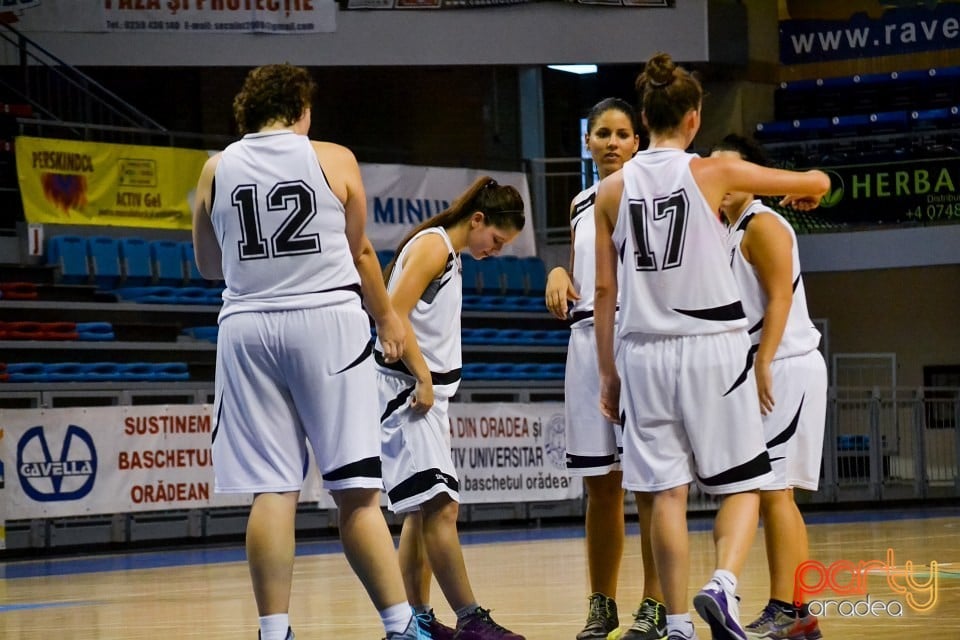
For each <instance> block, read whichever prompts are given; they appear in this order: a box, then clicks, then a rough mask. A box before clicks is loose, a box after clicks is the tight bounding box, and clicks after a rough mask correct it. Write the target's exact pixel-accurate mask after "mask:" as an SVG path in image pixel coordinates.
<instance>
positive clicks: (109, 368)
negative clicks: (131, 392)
mask: <svg viewBox="0 0 960 640" xmlns="http://www.w3.org/2000/svg"><path fill="white" fill-rule="evenodd" d="M81 367H82V369H81V371H82V375H83V380H84V381H86V382H118V381H120V379H121V377H120V365H119V364H117V363H116V362H88V363H85V364H83V365H81Z"/></svg>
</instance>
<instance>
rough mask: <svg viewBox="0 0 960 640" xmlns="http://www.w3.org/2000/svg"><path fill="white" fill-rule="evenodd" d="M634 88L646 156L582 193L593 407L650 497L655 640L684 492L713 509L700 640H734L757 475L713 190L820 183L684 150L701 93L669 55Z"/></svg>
mask: <svg viewBox="0 0 960 640" xmlns="http://www.w3.org/2000/svg"><path fill="white" fill-rule="evenodd" d="M637 85H638V90H639V91H640V92H641V94H642V103H643V121H644V124H645V125H646V127H647V129H648V130H649V131H650V146H649V147H648V148H647V149H646V150H644V151H641V152H639V153H638V154H637V155H636V156H634V158H633V159H632V160H630V161H628V162H627V163H626V164H624V166H623V169H622V170H621V171H618V172H616V173H613V174H611V175H610V176H608V177H607V178H605V179H604V180H603V181H601V183H600V186H599V187H598V190H597V201H596V216H595V217H596V233H597V246H596V252H597V282H596V295H595V300H594V313H595V322H596V336H597V354H598V359H599V368H600V402H601V409H602V411H603V413H604V415H606V416H607V417H608V418H609V419H611V420H614V421H619V420H621V415H622V421H623V426H624V436H623V475H624V479H623V484H624V487H625V488H627V489H632V490H634V491H645V492H653V493H654V497H653V514H652V527H651V537H652V541H651V542H652V544H653V555H654V560H655V562H656V566H657V569H658V573H659V576H660V583H661V585H662V587H663V591H664V595H665V597H666V605H667V612H668V616H667V629H668V634H669V637H670V638H671V640H680V639H682V638H691V637H694V628H693V622H692V621H691V619H690V614H689V610H688V606H687V581H688V574H689V554H688V536H687V522H686V508H687V492H688V484H689V483H690V482H692V481H693V480H696V481H697V482H698V483H699V485H700V486H701V488H702V489H703V490H704V491H705V492H707V493H711V494H715V495H718V496H723V502H722V503H721V505H720V508H719V510H718V512H717V516H716V521H715V523H714V541H715V546H716V562H717V564H716V567H717V570H716V571H715V572H714V575H713V577H712V578H711V580H710V581H709V582H708V583H707V585H706V586H705V587H704V588H703V589H702V590H701V591H700V592H699V593H698V594H697V596H696V597H695V598H694V607H695V608H696V609H697V612H698V613H699V614H700V615H701V616H702V617H703V618H704V619H705V620H706V621H707V623H708V624H709V625H710V628H711V633H712V635H713V637H714V638H718V639H730V640H745V638H746V633H745V631H744V629H743V627H742V626H741V625H740V622H739V620H738V611H737V608H738V607H737V600H736V597H735V595H734V594H735V591H736V586H737V574H738V573H739V571H740V570H741V568H742V566H743V563H744V561H745V559H746V555H747V552H748V550H749V548H750V544H751V542H752V540H753V535H754V532H755V530H756V528H757V521H758V518H759V513H758V512H759V496H758V493H757V490H758V489H759V488H760V487H763V486H765V485H766V484H767V483H768V482H770V481H771V480H772V479H773V472H772V471H771V469H770V460H769V457H768V455H767V449H766V446H765V442H764V438H763V425H762V423H761V416H760V411H759V409H758V407H757V399H756V398H757V391H756V382H755V380H754V377H753V373H752V371H751V368H750V366H749V365H748V361H747V354H748V353H749V350H750V339H749V337H748V336H747V332H746V325H747V320H746V317H745V315H744V312H743V307H742V304H741V302H740V298H739V292H738V289H737V285H736V282H735V280H734V277H733V273H732V271H731V270H730V266H729V262H728V258H727V255H726V250H725V247H724V235H725V231H724V229H723V225H722V224H721V222H720V220H719V217H718V214H717V212H718V211H719V209H720V203H721V201H722V199H723V196H724V194H726V193H729V192H731V191H748V190H752V191H753V192H756V193H759V194H771V195H772V194H784V193H786V194H790V195H789V196H788V197H786V198H784V200H783V202H784V204H793V205H794V206H797V207H798V208H802V209H810V208H813V207H815V206H816V205H817V204H818V202H819V198H820V197H821V196H822V195H823V194H824V193H826V191H827V189H828V188H829V186H830V182H829V179H828V178H827V176H826V174H824V173H822V172H820V171H808V172H805V173H799V172H789V171H779V170H775V169H768V168H765V167H759V166H757V165H754V164H751V163H748V162H745V161H743V160H740V159H738V158H700V157H698V156H696V155H695V154H691V153H687V152H686V151H685V149H687V147H689V146H690V143H691V142H692V141H693V138H694V136H695V135H696V133H697V131H698V129H699V127H700V115H701V114H700V107H701V101H702V96H703V93H702V90H701V87H700V83H699V81H698V80H697V79H696V78H694V77H693V76H692V75H691V74H690V73H688V72H687V71H686V70H685V69H683V68H680V67H677V66H676V65H675V64H674V62H673V60H671V58H670V56H669V55H667V54H663V53H660V54H657V55H655V56H653V57H652V58H650V60H649V61H647V64H646V67H645V69H644V71H643V73H642V74H641V75H640V76H639V78H638V80H637ZM621 212H622V213H623V215H620V213H621ZM618 267H619V273H618ZM618 278H619V282H618ZM618 293H619V302H620V312H619V320H618V322H617V332H618V335H619V336H620V344H619V346H618V349H617V352H616V358H615V357H614V340H613V335H614V313H615V309H616V305H617V296H618ZM621 380H622V384H623V388H624V391H625V392H624V393H623V394H621V393H620V387H621Z"/></svg>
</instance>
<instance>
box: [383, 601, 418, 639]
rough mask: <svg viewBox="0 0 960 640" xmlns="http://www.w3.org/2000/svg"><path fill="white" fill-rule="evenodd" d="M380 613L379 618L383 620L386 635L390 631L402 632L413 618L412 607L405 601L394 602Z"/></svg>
mask: <svg viewBox="0 0 960 640" xmlns="http://www.w3.org/2000/svg"><path fill="white" fill-rule="evenodd" d="M379 613H380V620H381V621H382V622H383V628H384V629H385V630H386V631H387V635H390V634H391V633H403V632H404V631H406V630H407V627H408V626H410V620H411V619H412V618H413V609H411V608H410V605H409V604H407V603H406V602H401V603H400V604H395V605H393V606H392V607H387V608H386V609H383V610H382V611H380V612H379Z"/></svg>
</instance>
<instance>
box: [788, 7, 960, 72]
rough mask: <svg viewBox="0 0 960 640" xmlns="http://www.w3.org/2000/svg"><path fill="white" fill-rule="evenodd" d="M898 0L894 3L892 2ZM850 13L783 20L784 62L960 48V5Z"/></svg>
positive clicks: (819, 60) (813, 61) (893, 54)
mask: <svg viewBox="0 0 960 640" xmlns="http://www.w3.org/2000/svg"><path fill="white" fill-rule="evenodd" d="M891 4H892V3H891ZM905 4H908V5H909V6H903V7H896V8H890V9H886V10H884V11H883V12H882V14H880V15H879V16H876V17H871V16H870V15H869V14H868V13H866V12H856V13H853V12H851V13H852V15H850V17H849V18H846V19H842V20H838V19H835V18H833V19H802V20H797V19H791V20H781V21H780V62H782V63H783V64H788V65H793V64H807V63H815V62H826V61H831V60H848V59H853V58H877V57H880V56H895V55H907V54H914V53H920V52H924V51H942V50H948V49H960V4H956V3H953V2H912V3H905Z"/></svg>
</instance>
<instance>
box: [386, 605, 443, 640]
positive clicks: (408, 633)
mask: <svg viewBox="0 0 960 640" xmlns="http://www.w3.org/2000/svg"><path fill="white" fill-rule="evenodd" d="M432 613H433V612H432V611H431V612H430V614H432ZM430 614H428V613H415V614H413V617H412V618H411V619H410V624H408V625H407V628H406V629H404V630H403V631H402V632H401V633H388V634H387V637H386V640H433V636H432V635H430V617H431V615H430Z"/></svg>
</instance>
